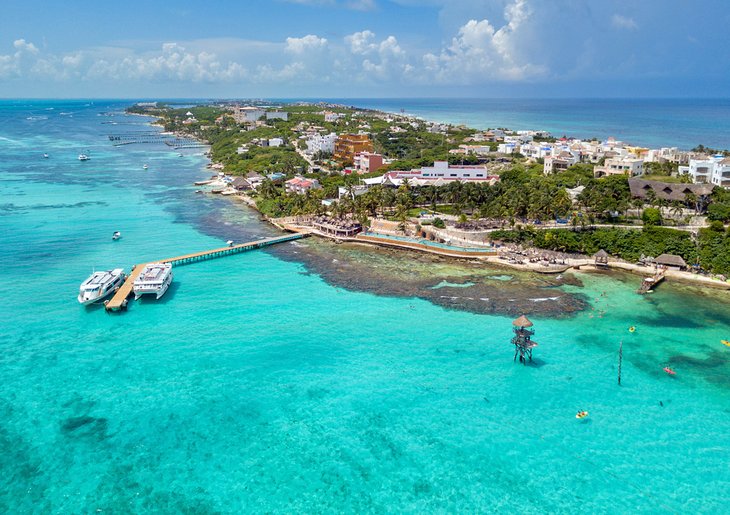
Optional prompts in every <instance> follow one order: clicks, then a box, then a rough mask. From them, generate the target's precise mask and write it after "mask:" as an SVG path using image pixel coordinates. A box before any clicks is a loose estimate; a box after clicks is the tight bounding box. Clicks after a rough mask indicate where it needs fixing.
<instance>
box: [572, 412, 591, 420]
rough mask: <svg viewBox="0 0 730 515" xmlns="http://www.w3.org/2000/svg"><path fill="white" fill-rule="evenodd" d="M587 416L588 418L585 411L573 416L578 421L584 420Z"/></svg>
mask: <svg viewBox="0 0 730 515" xmlns="http://www.w3.org/2000/svg"><path fill="white" fill-rule="evenodd" d="M587 416H588V412H587V411H579V412H578V413H576V414H575V418H578V419H580V418H586V417H587Z"/></svg>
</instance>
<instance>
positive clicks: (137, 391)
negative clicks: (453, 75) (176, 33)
mask: <svg viewBox="0 0 730 515" xmlns="http://www.w3.org/2000/svg"><path fill="white" fill-rule="evenodd" d="M128 104H129V102H121V101H93V102H91V101H0V198H1V199H2V200H0V298H2V299H3V300H2V302H1V303H0V327H2V332H1V333H0V415H1V416H0V512H3V513H97V512H98V513H146V512H154V513H246V512H255V513H257V512H267V513H292V512H294V513H312V512H314V513H342V512H345V513H423V512H438V513H447V512H448V513H452V512H470V513H471V512H505V513H569V512H588V513H664V512H669V513H724V512H726V511H727V506H728V503H729V494H728V492H730V489H729V486H730V467H728V456H729V455H730V443H728V435H729V434H730V348H728V347H725V346H723V345H722V344H721V343H720V340H721V339H727V338H729V337H730V310H728V307H729V306H730V304H729V303H728V299H727V293H724V292H698V291H697V290H693V289H688V288H685V287H678V286H673V285H672V284H671V283H667V284H664V285H662V287H661V288H659V289H658V290H657V292H656V293H654V294H653V295H650V296H646V297H641V296H639V295H637V294H636V293H635V290H636V287H637V282H638V281H639V280H640V278H638V277H629V278H621V277H619V278H618V279H612V278H610V277H607V276H605V275H590V274H589V275H582V276H581V281H582V284H583V285H582V286H577V285H574V286H560V287H558V288H552V289H551V290H550V291H551V292H552V293H551V295H555V296H559V295H569V294H579V295H582V296H584V297H585V299H586V301H587V305H588V307H587V308H586V309H585V310H584V311H581V312H579V313H577V314H575V315H574V316H570V317H565V318H561V319H559V320H556V319H551V318H541V317H532V318H533V319H534V320H533V321H534V322H535V329H536V336H535V339H536V340H537V341H539V343H540V346H539V347H538V348H537V350H536V353H535V354H536V361H535V363H534V364H533V365H532V366H527V367H526V366H522V365H519V364H515V363H513V361H512V353H513V350H512V348H511V346H510V344H509V339H510V336H511V328H512V325H511V318H508V317H504V316H497V315H479V314H473V313H468V312H463V311H457V310H449V309H445V308H443V307H440V306H437V305H434V304H432V303H430V302H427V301H425V300H420V299H418V298H403V297H397V298H396V297H391V296H387V295H382V294H380V295H378V294H377V293H378V292H370V293H364V292H361V291H357V290H356V289H355V288H353V289H352V290H350V289H345V288H342V287H338V286H334V285H332V284H329V283H328V282H326V281H325V280H324V279H323V277H322V276H320V275H317V274H316V273H312V271H311V270H310V269H308V268H307V266H305V264H304V263H303V262H298V261H297V260H296V259H292V258H291V256H292V255H294V256H296V253H297V252H303V251H304V250H306V248H307V246H314V245H322V244H321V243H317V242H316V241H310V240H304V241H302V242H294V243H289V244H285V245H286V246H285V247H282V250H278V249H277V248H272V249H270V250H266V251H255V252H249V253H243V254H238V255H236V256H232V257H227V258H223V259H218V260H212V261H206V262H201V263H197V264H193V265H188V266H183V267H176V268H175V270H174V273H175V280H174V283H173V286H172V287H171V289H170V291H168V293H167V294H166V295H165V297H164V298H163V299H161V300H160V301H154V300H150V299H144V300H142V301H139V302H134V303H132V305H131V306H130V309H129V310H128V311H127V312H124V313H121V314H118V315H108V314H106V313H105V312H104V310H103V308H101V307H98V306H97V307H91V308H85V307H83V306H80V305H79V304H78V303H77V302H76V295H77V292H78V286H79V283H80V282H81V281H83V280H84V279H85V278H86V277H87V276H88V275H89V274H90V273H91V271H92V270H93V269H97V270H99V269H109V268H113V267H124V268H125V269H127V270H129V268H130V266H131V265H132V264H134V263H139V262H145V261H150V260H154V259H156V258H162V257H169V256H174V255H179V254H184V253H188V252H193V251H198V250H204V249H209V248H216V247H219V246H221V245H223V244H224V242H225V241H226V240H228V239H232V240H234V241H247V240H250V239H254V238H258V237H261V236H269V235H274V234H277V232H276V231H275V230H273V229H271V228H270V227H268V226H266V225H264V224H263V223H262V222H261V221H259V217H258V215H257V214H256V213H255V212H253V211H251V210H249V209H248V208H246V207H243V206H242V205H241V204H240V203H239V202H236V201H233V200H231V199H226V198H222V197H220V196H210V195H201V194H196V193H195V190H196V189H197V187H196V186H194V185H193V184H192V183H193V182H194V181H196V180H201V179H204V178H207V177H208V176H209V175H210V172H209V171H208V170H207V169H206V168H205V167H206V164H207V161H206V159H205V157H204V156H203V155H202V153H201V150H200V149H196V150H187V151H184V155H183V156H182V157H180V156H178V151H175V150H172V149H169V148H167V147H166V146H164V145H129V146H121V147H115V146H112V144H111V142H110V141H109V140H108V138H107V135H109V134H115V133H121V132H132V131H146V130H150V127H149V126H148V125H147V124H148V123H149V121H150V120H149V119H147V118H144V117H137V116H126V115H124V114H123V109H124V107H126V106H127V105H128ZM380 107H385V106H382V105H381V106H380ZM406 107H408V106H406ZM725 109H726V107H725ZM680 111H681V110H680ZM450 116H451V115H450ZM461 116H463V117H464V118H467V117H469V116H472V115H471V114H470V113H469V112H464V113H462V115H461ZM673 116H677V117H679V116H680V115H677V114H675V115H673ZM723 123H727V121H726V120H724V121H723ZM496 124H498V125H510V123H509V120H505V121H503V122H499V123H496ZM486 125H489V124H486ZM529 125H530V126H540V127H541V128H548V129H550V128H551V127H549V126H548V124H547V122H546V123H544V124H532V123H530V124H529ZM726 134H727V133H726ZM617 136H621V135H620V134H618V135H617ZM627 139H628V138H627ZM705 143H706V144H711V143H712V142H711V141H707V140H706V141H705ZM81 152H86V153H88V154H89V155H90V156H91V159H90V160H89V161H87V162H80V161H79V160H78V159H77V155H78V154H79V153H81ZM43 153H48V154H49V157H48V158H47V159H45V158H43ZM144 164H148V169H146V170H145V169H143V165H144ZM116 230H119V231H121V232H122V234H123V236H122V238H121V239H120V240H118V241H112V239H111V235H112V232H113V231H116ZM340 247H346V246H340ZM284 249H285V250H287V254H288V258H287V259H286V260H284V259H282V254H280V253H283V252H284ZM341 252H352V253H356V252H357V250H356V249H352V250H351V251H350V250H347V249H345V250H342V251H341ZM402 259H403V261H404V262H405V263H406V264H408V263H409V260H410V259H413V258H412V257H411V256H409V255H404V256H403V257H402ZM423 259H428V258H423ZM335 261H336V260H332V265H331V266H344V264H343V263H342V262H341V261H342V260H341V259H340V263H339V264H338V263H336V262H335ZM420 263H421V265H420V266H424V265H423V262H422V261H421V262H420ZM374 266H375V264H374ZM426 266H427V265H426ZM445 266H446V265H445V264H444V263H443V262H438V263H437V262H436V261H434V268H433V284H434V285H438V284H440V283H441V282H442V280H443V277H442V276H441V274H443V273H444V272H442V271H443V270H444V267H445ZM495 273H497V274H501V275H500V276H499V277H501V278H502V280H506V281H509V280H510V275H505V271H504V270H501V271H500V270H497V271H495ZM535 281H537V282H539V281H540V278H535ZM460 292H463V293H459V294H463V295H469V287H468V285H467V287H464V288H461V289H460ZM534 302H549V299H534ZM528 314H529V313H528ZM632 325H634V326H636V327H637V330H636V332H634V333H629V331H628V327H629V326H632ZM621 341H623V342H624V361H623V386H621V387H618V386H617V385H616V375H617V370H616V365H617V348H618V344H619V343H620V342H621ZM667 365H671V366H672V367H673V368H674V369H675V370H676V372H677V374H676V375H675V376H669V375H667V374H666V373H664V372H663V371H662V368H663V367H664V366H667ZM581 409H584V410H588V411H589V412H590V416H589V417H588V418H587V419H584V420H577V419H576V418H575V414H576V412H577V411H578V410H581Z"/></svg>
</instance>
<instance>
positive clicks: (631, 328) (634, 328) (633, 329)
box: [629, 325, 636, 333]
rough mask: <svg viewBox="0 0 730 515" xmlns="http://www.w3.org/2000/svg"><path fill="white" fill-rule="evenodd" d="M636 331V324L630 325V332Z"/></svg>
mask: <svg viewBox="0 0 730 515" xmlns="http://www.w3.org/2000/svg"><path fill="white" fill-rule="evenodd" d="M634 331H636V327H635V326H633V325H632V326H631V327H629V332H630V333H633V332H634Z"/></svg>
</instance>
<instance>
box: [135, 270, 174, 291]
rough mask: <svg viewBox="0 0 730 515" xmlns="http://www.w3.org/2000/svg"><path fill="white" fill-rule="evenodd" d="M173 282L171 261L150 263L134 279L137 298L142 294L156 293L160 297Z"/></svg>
mask: <svg viewBox="0 0 730 515" xmlns="http://www.w3.org/2000/svg"><path fill="white" fill-rule="evenodd" d="M171 282H172V265H171V264H170V263H149V264H147V265H145V267H144V269H143V270H142V273H141V274H139V277H137V279H135V280H134V285H133V289H134V298H135V300H136V299H138V298H140V297H141V296H142V295H145V294H151V293H154V294H155V295H156V296H157V298H158V299H159V298H160V297H162V296H163V295H164V294H165V292H166V291H167V289H168V288H169V287H170V283H171Z"/></svg>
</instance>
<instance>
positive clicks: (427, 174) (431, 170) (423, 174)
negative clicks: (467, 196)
mask: <svg viewBox="0 0 730 515" xmlns="http://www.w3.org/2000/svg"><path fill="white" fill-rule="evenodd" d="M488 177H490V175H489V172H488V171H487V167H486V166H479V165H449V163H448V162H447V161H436V162H435V163H434V164H433V166H423V167H421V170H420V178H423V179H438V178H442V179H447V180H464V179H471V180H474V179H481V180H486V179H487V178H488Z"/></svg>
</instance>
